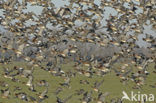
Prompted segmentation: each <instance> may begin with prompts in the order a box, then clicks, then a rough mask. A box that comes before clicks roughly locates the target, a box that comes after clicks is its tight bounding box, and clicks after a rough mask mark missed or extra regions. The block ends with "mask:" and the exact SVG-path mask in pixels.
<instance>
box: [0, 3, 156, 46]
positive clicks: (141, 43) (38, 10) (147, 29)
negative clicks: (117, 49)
mask: <svg viewBox="0 0 156 103" xmlns="http://www.w3.org/2000/svg"><path fill="white" fill-rule="evenodd" d="M51 1H52V2H53V4H54V5H55V6H56V7H57V8H59V7H62V6H65V5H69V2H68V0H51ZM132 1H133V3H135V4H138V3H139V2H136V1H135V0H132ZM19 2H20V3H22V0H19ZM94 3H95V4H97V5H100V3H101V0H95V1H94ZM124 6H125V7H127V8H129V6H128V3H124ZM42 9H43V7H42V6H32V5H31V4H30V3H28V5H27V9H25V10H23V12H25V13H26V12H30V11H32V12H34V13H35V14H37V15H41V12H42ZM104 9H105V13H104V18H103V19H102V21H101V22H102V24H103V25H106V24H107V23H106V19H108V18H109V15H110V14H111V15H113V16H116V15H117V13H118V12H117V11H116V10H115V9H113V8H111V7H105V8H104ZM3 11H4V10H3V9H0V16H2V17H3V16H4V15H3ZM142 12H143V11H142V10H141V9H138V10H137V11H136V13H137V14H139V13H142ZM13 22H16V20H15V21H12V23H13ZM131 22H135V20H133V21H131ZM32 24H35V22H32V21H28V22H26V25H32ZM147 24H149V25H148V26H144V28H145V30H144V34H149V35H153V36H154V37H156V31H153V30H152V28H151V25H150V22H149V21H148V22H147ZM76 25H79V26H80V25H81V23H80V22H76ZM49 26H50V25H49ZM0 30H2V31H5V30H4V28H3V27H2V26H1V25H0ZM103 31H105V30H103ZM129 34H132V32H130V33H129ZM144 34H140V35H139V37H138V38H139V41H138V42H137V43H138V44H139V46H141V47H142V46H145V47H146V46H148V45H149V44H147V43H146V42H144V41H143V40H142V38H143V37H145V35H144Z"/></svg>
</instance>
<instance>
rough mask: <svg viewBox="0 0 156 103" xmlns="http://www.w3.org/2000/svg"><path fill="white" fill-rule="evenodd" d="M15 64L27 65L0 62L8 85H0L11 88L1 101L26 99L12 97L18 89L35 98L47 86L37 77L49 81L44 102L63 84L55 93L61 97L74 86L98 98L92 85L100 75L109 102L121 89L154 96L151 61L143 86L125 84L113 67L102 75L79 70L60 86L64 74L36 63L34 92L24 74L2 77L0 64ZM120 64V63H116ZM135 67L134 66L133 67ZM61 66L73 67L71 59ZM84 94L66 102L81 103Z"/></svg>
mask: <svg viewBox="0 0 156 103" xmlns="http://www.w3.org/2000/svg"><path fill="white" fill-rule="evenodd" d="M14 65H17V66H18V67H23V68H26V66H25V63H13V64H7V65H4V64H1V65H0V69H1V70H0V76H1V78H0V81H5V82H6V83H8V84H9V86H8V87H2V86H0V89H6V88H9V90H10V93H11V94H10V96H9V98H2V97H0V103H27V102H25V101H23V100H20V99H18V98H15V95H14V94H15V93H18V92H25V93H26V94H27V95H29V96H33V97H35V98H38V94H39V93H41V92H43V91H44V90H45V88H46V87H39V86H37V85H36V84H37V82H38V81H39V80H46V81H47V82H48V83H49V88H48V94H47V96H48V98H47V99H45V100H44V101H43V103H56V95H55V94H54V92H55V90H56V89H57V88H58V87H62V88H63V91H62V92H60V93H59V94H58V95H57V96H58V97H60V98H61V99H64V98H66V97H68V96H70V95H71V94H74V93H75V92H76V90H80V89H84V90H85V91H89V92H90V91H93V94H92V96H93V99H94V98H97V96H98V92H96V91H94V90H93V88H92V87H93V86H94V82H95V81H99V82H100V81H101V80H102V79H104V83H103V84H102V85H101V86H100V91H102V92H103V93H105V92H109V93H110V94H109V96H107V97H106V101H108V103H110V100H111V99H112V98H116V97H118V98H121V97H122V91H123V90H124V91H126V92H127V93H128V94H130V91H134V92H135V93H137V92H138V91H140V92H141V93H142V94H143V93H146V94H151V93H152V94H155V96H156V88H151V87H150V86H149V85H153V84H154V83H155V78H156V75H155V74H154V73H153V69H154V64H150V65H149V66H148V71H149V73H150V75H148V77H147V80H146V81H145V84H144V86H143V87H142V89H132V87H133V86H134V85H135V83H134V82H133V81H131V80H129V81H128V82H127V84H126V85H124V84H123V83H121V82H120V78H119V77H117V76H116V75H115V73H114V72H113V71H111V72H109V73H108V74H106V75H105V76H103V77H100V76H97V75H93V77H92V78H89V77H86V76H84V75H82V74H78V73H77V75H76V77H71V82H70V87H63V86H60V85H59V83H63V82H64V80H63V77H60V76H53V75H51V74H50V73H49V72H48V71H44V70H42V69H40V68H38V67H36V68H35V70H34V72H33V76H34V80H33V84H35V90H36V92H32V91H30V90H28V88H29V87H28V86H26V85H25V84H26V82H27V81H28V78H25V77H21V76H19V75H18V76H16V78H17V79H19V80H20V82H19V83H18V82H13V81H12V80H11V79H9V78H5V77H4V76H3V73H4V72H3V67H9V68H13V66H14ZM118 66H119V65H118ZM134 69H136V68H133V70H134ZM62 70H64V71H65V72H66V71H69V70H74V67H73V63H70V64H63V65H62ZM80 80H87V81H89V84H80V83H79V82H80ZM15 86H19V87H21V88H22V90H17V91H14V88H15ZM82 96H83V95H80V96H78V95H73V96H72V98H71V99H70V100H69V101H68V102H67V103H81V101H80V100H79V99H80V98H82ZM91 103H97V100H96V99H95V100H94V101H93V102H91ZM124 103H131V102H129V101H127V100H124Z"/></svg>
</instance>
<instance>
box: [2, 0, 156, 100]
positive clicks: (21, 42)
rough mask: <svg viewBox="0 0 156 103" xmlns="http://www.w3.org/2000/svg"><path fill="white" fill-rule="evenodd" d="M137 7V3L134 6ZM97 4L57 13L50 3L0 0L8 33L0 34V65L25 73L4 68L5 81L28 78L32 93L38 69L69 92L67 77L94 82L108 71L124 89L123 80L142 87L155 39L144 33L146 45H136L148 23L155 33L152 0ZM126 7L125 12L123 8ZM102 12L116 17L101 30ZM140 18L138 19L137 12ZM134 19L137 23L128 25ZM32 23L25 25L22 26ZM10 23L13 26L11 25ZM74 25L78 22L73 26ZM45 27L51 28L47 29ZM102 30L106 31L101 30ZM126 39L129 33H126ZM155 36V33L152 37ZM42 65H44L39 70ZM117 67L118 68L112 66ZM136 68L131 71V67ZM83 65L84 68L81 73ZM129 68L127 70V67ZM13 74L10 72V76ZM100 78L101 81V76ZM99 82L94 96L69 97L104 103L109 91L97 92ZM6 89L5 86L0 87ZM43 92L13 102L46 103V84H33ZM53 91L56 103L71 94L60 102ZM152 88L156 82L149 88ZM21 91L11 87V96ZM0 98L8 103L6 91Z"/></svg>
mask: <svg viewBox="0 0 156 103" xmlns="http://www.w3.org/2000/svg"><path fill="white" fill-rule="evenodd" d="M135 2H138V3H135ZM135 2H134V1H133V0H101V2H100V5H97V4H96V3H95V2H94V0H77V1H76V0H69V5H65V6H64V7H60V8H57V7H55V4H53V3H52V2H51V0H22V2H19V1H18V0H0V9H3V14H4V16H0V24H1V25H3V27H4V28H5V29H6V30H8V32H5V33H2V32H1V33H0V52H1V54H0V57H1V58H0V63H2V64H9V63H11V62H13V61H17V62H20V61H24V62H26V63H27V68H22V67H18V66H14V67H13V68H2V69H4V71H3V74H1V75H3V76H4V77H5V78H10V79H11V80H12V81H13V82H19V79H17V78H16V76H24V77H26V78H27V79H28V81H27V83H25V85H26V86H28V87H29V90H30V91H32V92H37V91H36V90H35V86H36V85H35V84H33V80H34V76H33V71H34V69H36V67H37V68H40V69H42V70H45V71H48V72H49V73H51V74H52V75H53V76H60V77H63V78H64V83H60V86H61V87H64V86H65V87H69V88H74V87H71V86H70V81H71V80H70V79H71V77H76V76H77V74H81V75H85V76H86V77H88V78H93V76H94V75H98V76H101V77H103V76H105V75H107V73H109V72H112V71H113V72H115V74H116V76H118V77H119V78H120V79H121V82H122V83H123V84H125V83H126V81H128V80H132V81H134V83H135V84H136V85H135V86H134V88H133V89H139V88H141V87H142V86H143V85H144V83H145V80H146V78H147V76H148V75H149V72H148V69H147V66H148V64H150V63H154V65H155V66H154V70H153V73H156V39H155V37H154V36H152V35H148V34H145V37H144V38H143V40H144V41H146V42H148V43H149V44H150V46H148V47H147V48H140V47H139V46H138V45H137V44H136V42H137V40H138V35H139V34H143V33H144V32H143V31H144V25H148V23H147V21H148V22H150V25H152V29H153V30H154V31H155V30H156V1H155V0H135ZM124 3H128V6H129V8H127V7H125V6H124ZM28 4H31V5H32V6H37V5H38V6H42V7H43V10H42V13H41V15H37V14H35V13H34V12H26V13H25V12H24V9H26V8H27V5H28ZM105 7H111V8H114V9H115V10H116V11H117V12H118V13H117V16H113V15H110V16H109V18H108V19H107V20H106V22H107V24H106V25H102V22H101V21H102V19H103V18H104V15H103V14H104V13H105V9H104V8H105ZM138 9H141V10H142V13H139V14H137V13H136V10H138ZM131 20H136V22H130V21H131ZM28 21H29V22H33V24H32V25H26V22H28ZM12 22H14V23H12ZM75 22H79V23H82V25H80V26H78V25H76V23H75ZM48 24H50V25H52V26H51V27H48ZM102 29H105V30H106V31H105V32H102V31H101V30H102ZM130 31H131V32H132V33H131V34H128V33H129V32H130ZM155 34H156V33H155ZM69 62H72V63H74V66H73V67H72V68H73V70H74V72H73V71H69V72H65V71H64V70H63V69H62V68H63V67H61V66H60V65H61V64H66V63H69ZM43 63H45V64H46V65H45V66H43ZM118 63H120V64H121V66H120V68H119V69H117V68H115V67H114V65H115V64H118ZM132 65H133V66H134V67H135V70H134V69H133V68H131V66H132ZM84 66H85V68H86V69H84ZM128 67H130V69H129V68H128ZM13 72H15V73H13ZM103 78H104V77H103ZM103 82H104V80H102V81H100V82H95V83H94V87H93V91H85V90H83V89H80V90H77V91H76V93H75V94H73V95H83V96H82V97H83V98H81V99H80V101H81V102H82V103H90V102H92V101H94V99H93V97H92V92H98V93H99V94H98V96H97V98H96V101H97V103H106V101H105V98H106V96H108V95H109V93H108V92H106V93H102V92H100V89H99V88H100V86H101V85H102V84H103ZM0 84H1V86H3V87H8V84H7V83H5V82H1V83H0ZM80 84H89V82H88V81H87V80H80ZM37 85H38V86H45V87H46V89H45V90H44V91H43V92H42V93H40V94H39V95H38V98H34V97H32V96H28V94H26V93H24V92H19V93H15V97H16V98H19V99H22V100H23V101H29V102H36V103H40V102H44V100H45V99H47V98H48V95H47V93H48V87H49V85H51V84H49V83H48V82H47V81H46V80H41V81H39V82H38V83H37ZM61 87H58V88H57V90H56V92H55V93H54V94H55V95H56V99H57V101H56V102H57V103H68V100H70V99H71V98H72V96H73V95H70V96H69V97H67V98H65V99H61V98H59V97H58V96H57V95H58V94H59V93H60V92H61V91H62V88H61ZM151 87H152V88H156V83H155V84H153V85H151ZM16 90H21V88H20V87H16V88H15V90H14V91H16ZM1 94H2V97H3V98H9V95H10V91H9V88H7V89H4V90H3V89H2V90H1ZM109 103H122V100H121V99H120V98H118V99H112V100H111V101H110V102H109Z"/></svg>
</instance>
